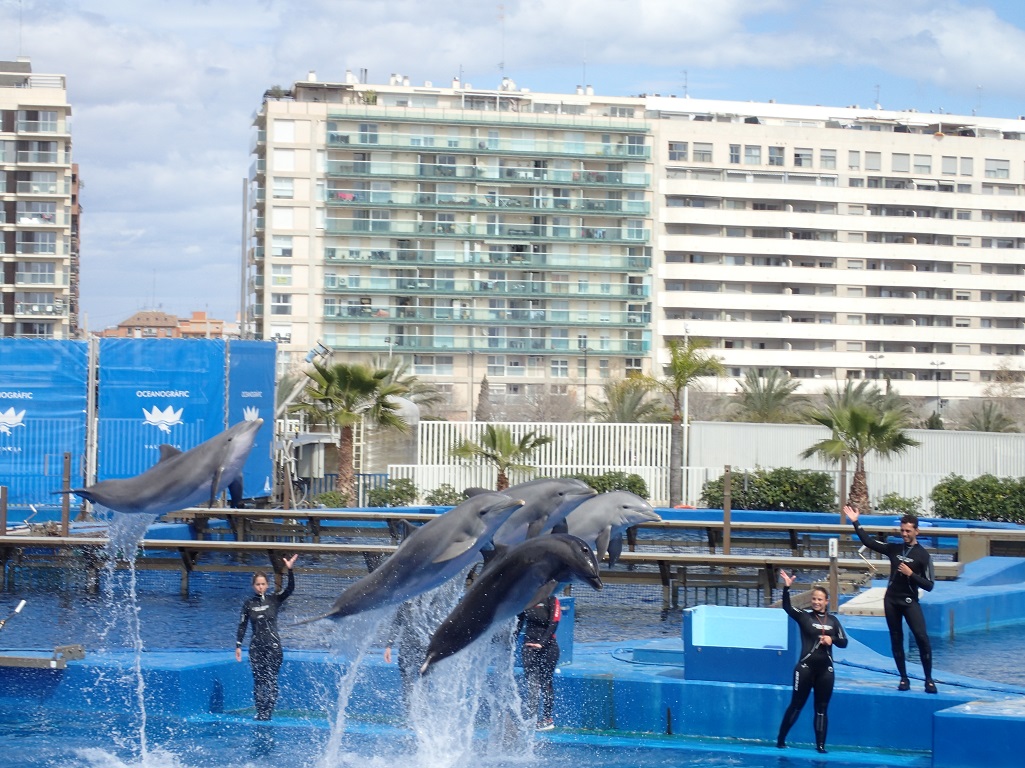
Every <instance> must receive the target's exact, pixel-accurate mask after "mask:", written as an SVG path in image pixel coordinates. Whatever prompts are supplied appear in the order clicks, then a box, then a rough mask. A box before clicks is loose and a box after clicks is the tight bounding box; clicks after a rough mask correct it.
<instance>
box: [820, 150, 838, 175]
mask: <svg viewBox="0 0 1025 768" xmlns="http://www.w3.org/2000/svg"><path fill="white" fill-rule="evenodd" d="M819 167H820V168H825V169H827V170H835V169H836V150H835V149H820V150H819Z"/></svg>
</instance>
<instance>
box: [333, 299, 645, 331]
mask: <svg viewBox="0 0 1025 768" xmlns="http://www.w3.org/2000/svg"><path fill="white" fill-rule="evenodd" d="M324 319H325V320H328V321H332V322H338V321H345V322H360V323H394V322H400V323H410V322H417V323H430V324H442V325H466V324H468V323H469V324H470V325H474V326H479V325H508V324H509V323H510V322H513V323H516V325H517V326H531V327H546V326H552V327H565V326H580V327H587V328H605V327H608V328H614V327H625V328H636V327H638V326H639V325H644V324H647V323H649V322H650V321H651V315H650V313H649V312H632V311H622V310H617V311H609V310H601V311H597V310H589V309H577V310H566V309H558V310H555V309H537V308H524V309H516V308H511V309H491V308H480V307H477V308H474V307H469V306H466V307H418V306H414V307H409V306H378V305H371V304H361V305H348V306H340V305H335V306H328V307H325V309H324Z"/></svg>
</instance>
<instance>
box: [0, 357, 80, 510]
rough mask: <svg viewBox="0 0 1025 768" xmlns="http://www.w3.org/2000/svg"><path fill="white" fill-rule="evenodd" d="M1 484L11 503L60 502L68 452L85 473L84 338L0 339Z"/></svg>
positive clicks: (75, 473)
mask: <svg viewBox="0 0 1025 768" xmlns="http://www.w3.org/2000/svg"><path fill="white" fill-rule="evenodd" d="M0 342H2V343H0V485H6V486H7V489H8V502H9V503H10V504H11V505H12V506H20V505H25V504H38V503H40V502H41V501H45V502H49V503H53V504H59V503H60V497H58V496H54V495H53V494H54V492H55V491H59V490H60V489H61V488H62V473H63V468H64V454H65V453H70V454H71V477H72V478H76V477H81V475H82V461H83V457H84V454H85V434H86V392H87V381H88V358H89V355H88V348H87V345H86V344H85V342H78V341H56V340H52V339H0Z"/></svg>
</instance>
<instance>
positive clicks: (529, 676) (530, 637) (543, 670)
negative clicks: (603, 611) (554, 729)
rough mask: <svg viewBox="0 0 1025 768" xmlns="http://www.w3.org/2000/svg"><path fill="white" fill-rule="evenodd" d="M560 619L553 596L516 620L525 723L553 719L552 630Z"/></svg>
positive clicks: (555, 658) (555, 650) (556, 647)
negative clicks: (520, 633)
mask: <svg viewBox="0 0 1025 768" xmlns="http://www.w3.org/2000/svg"><path fill="white" fill-rule="evenodd" d="M561 618H562V608H561V606H560V605H559V599H558V598H557V597H555V596H554V595H553V596H549V598H548V599H547V600H545V601H544V602H542V603H538V604H537V605H533V606H531V607H530V608H528V609H527V610H525V611H524V612H523V613H521V614H520V617H519V625H518V627H517V631H519V630H521V629H522V630H523V651H522V656H523V676H524V678H525V680H526V683H527V693H526V701H525V702H524V712H523V714H524V716H525V717H526V718H527V719H528V720H529V719H533V718H537V720H538V722H539V723H545V722H547V721H550V720H551V719H552V709H553V707H554V705H555V693H554V690H553V688H552V677H553V676H554V675H555V666H556V665H557V664H558V663H559V643H558V641H557V640H556V639H555V630H556V629H557V628H558V626H559V620H560V619H561ZM534 646H540V647H534ZM538 697H540V699H541V716H540V717H537V704H538Z"/></svg>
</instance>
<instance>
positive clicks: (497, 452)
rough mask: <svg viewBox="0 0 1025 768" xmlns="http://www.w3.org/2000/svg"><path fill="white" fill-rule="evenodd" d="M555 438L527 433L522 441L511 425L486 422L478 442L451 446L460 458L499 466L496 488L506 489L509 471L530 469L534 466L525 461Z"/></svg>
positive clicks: (453, 452)
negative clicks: (505, 425) (517, 437)
mask: <svg viewBox="0 0 1025 768" xmlns="http://www.w3.org/2000/svg"><path fill="white" fill-rule="evenodd" d="M550 442H552V438H551V437H549V436H548V435H538V434H535V433H534V432H528V433H527V434H525V435H524V436H523V437H521V438H520V439H519V440H516V438H514V437H513V436H512V432H510V431H509V428H508V427H503V426H497V427H496V426H495V425H494V424H487V425H485V427H484V431H483V432H482V433H481V435H480V438H479V440H478V442H476V443H475V442H473V441H472V440H463V441H462V442H461V443H459V444H458V445H457V446H456V447H455V448H453V449H452V455H453V456H455V457H457V458H460V459H484V460H485V461H487V462H490V463H491V464H494V465H495V467H496V468H497V469H498V480H497V482H496V483H495V490H497V491H504V490H505V489H506V488H508V487H509V472H510V471H512V470H520V471H527V470H530V469H532V467H531V465H530V464H528V463H526V462H527V460H529V459H530V457H531V455H532V454H533V453H534V451H536V450H537V449H538V448H540V447H541V446H542V445H548V443H550Z"/></svg>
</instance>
